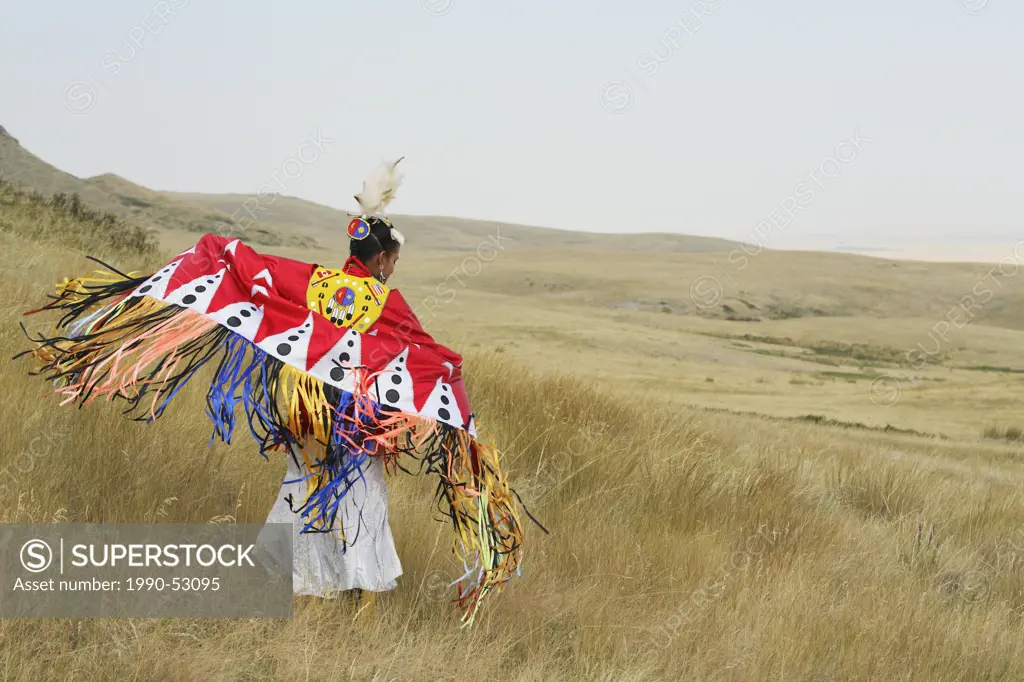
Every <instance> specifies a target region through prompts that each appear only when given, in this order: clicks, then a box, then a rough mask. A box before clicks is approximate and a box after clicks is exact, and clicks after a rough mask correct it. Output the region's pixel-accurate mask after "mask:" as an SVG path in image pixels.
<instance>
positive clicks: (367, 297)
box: [364, 296, 370, 310]
mask: <svg viewBox="0 0 1024 682" xmlns="http://www.w3.org/2000/svg"><path fill="white" fill-rule="evenodd" d="M364 298H366V300H367V301H369V300H370V297H369V296H365V297H364ZM364 310H365V308H364Z"/></svg>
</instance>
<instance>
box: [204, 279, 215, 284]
mask: <svg viewBox="0 0 1024 682" xmlns="http://www.w3.org/2000/svg"><path fill="white" fill-rule="evenodd" d="M214 281H216V280H212V279H208V280H206V283H207V284H213V283H214Z"/></svg>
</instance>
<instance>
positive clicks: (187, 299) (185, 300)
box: [181, 294, 196, 305]
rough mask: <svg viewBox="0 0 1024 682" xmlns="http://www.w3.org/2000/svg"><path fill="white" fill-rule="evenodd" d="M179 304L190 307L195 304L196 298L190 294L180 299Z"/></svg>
mask: <svg viewBox="0 0 1024 682" xmlns="http://www.w3.org/2000/svg"><path fill="white" fill-rule="evenodd" d="M181 302H182V303H184V304H185V305H192V304H193V303H195V302H196V297H195V296H193V295H192V294H189V295H188V296H186V297H185V298H183V299H181Z"/></svg>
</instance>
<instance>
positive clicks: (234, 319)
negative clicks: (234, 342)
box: [228, 315, 242, 327]
mask: <svg viewBox="0 0 1024 682" xmlns="http://www.w3.org/2000/svg"><path fill="white" fill-rule="evenodd" d="M240 324H242V321H241V320H240V319H238V318H237V317H235V316H234V315H232V316H231V317H229V318H228V326H229V327H237V326H238V325H240Z"/></svg>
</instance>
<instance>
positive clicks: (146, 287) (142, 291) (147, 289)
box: [139, 284, 153, 294]
mask: <svg viewBox="0 0 1024 682" xmlns="http://www.w3.org/2000/svg"><path fill="white" fill-rule="evenodd" d="M152 288H153V287H151V286H149V285H148V284H147V285H146V286H144V287H142V288H141V289H139V293H140V294H144V293H146V292H147V291H149V290H150V289H152Z"/></svg>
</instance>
